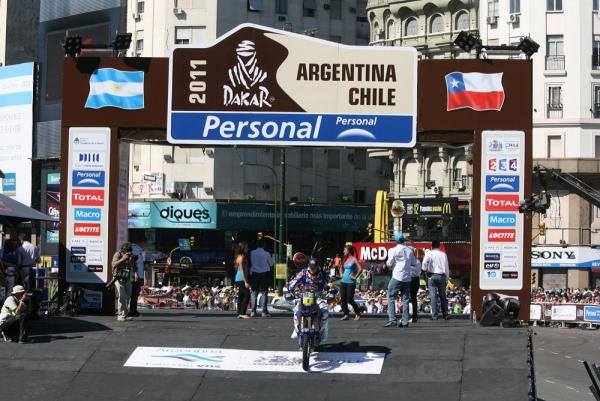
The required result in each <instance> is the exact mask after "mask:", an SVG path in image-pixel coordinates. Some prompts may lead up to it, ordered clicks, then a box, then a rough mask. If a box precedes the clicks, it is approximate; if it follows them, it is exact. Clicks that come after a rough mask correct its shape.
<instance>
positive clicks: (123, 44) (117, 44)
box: [113, 33, 131, 51]
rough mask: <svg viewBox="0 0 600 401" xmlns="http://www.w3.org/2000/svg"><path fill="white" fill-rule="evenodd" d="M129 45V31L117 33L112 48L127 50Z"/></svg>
mask: <svg viewBox="0 0 600 401" xmlns="http://www.w3.org/2000/svg"><path fill="white" fill-rule="evenodd" d="M129 46H131V33H124V34H118V35H117V37H116V38H115V41H114V43H113V50H115V51H119V50H128V49H129Z"/></svg>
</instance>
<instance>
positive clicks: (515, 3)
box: [509, 0, 521, 14]
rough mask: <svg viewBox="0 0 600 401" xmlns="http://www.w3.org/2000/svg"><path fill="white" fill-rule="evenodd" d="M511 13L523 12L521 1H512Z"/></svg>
mask: <svg viewBox="0 0 600 401" xmlns="http://www.w3.org/2000/svg"><path fill="white" fill-rule="evenodd" d="M509 11H510V13H511V14H515V13H520V12H521V0H510V7H509Z"/></svg>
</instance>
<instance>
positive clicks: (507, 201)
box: [485, 194, 519, 212]
mask: <svg viewBox="0 0 600 401" xmlns="http://www.w3.org/2000/svg"><path fill="white" fill-rule="evenodd" d="M485 210H486V211H488V212H516V211H518V210H519V195H496V194H494V195H485Z"/></svg>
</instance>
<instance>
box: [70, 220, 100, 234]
mask: <svg viewBox="0 0 600 401" xmlns="http://www.w3.org/2000/svg"><path fill="white" fill-rule="evenodd" d="M73 233H74V235H76V236H82V237H99V236H100V224H89V223H75V225H74V232H73Z"/></svg>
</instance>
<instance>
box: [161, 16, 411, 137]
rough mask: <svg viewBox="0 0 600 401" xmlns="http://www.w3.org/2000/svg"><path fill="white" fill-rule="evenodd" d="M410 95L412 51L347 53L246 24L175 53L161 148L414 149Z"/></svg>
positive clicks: (369, 49) (348, 48) (361, 49)
mask: <svg viewBox="0 0 600 401" xmlns="http://www.w3.org/2000/svg"><path fill="white" fill-rule="evenodd" d="M416 92H417V52H416V50H415V49H413V48H402V47H367V46H361V47H358V46H345V45H340V44H338V43H334V42H328V41H324V40H320V39H315V38H312V37H308V36H304V35H298V34H294V33H290V32H286V31H280V30H276V29H271V28H266V27H262V26H258V25H252V24H244V25H240V26H238V27H237V28H235V29H234V30H232V31H230V32H229V33H227V34H225V35H224V36H222V37H221V38H219V39H218V40H217V42H216V43H215V44H213V45H212V46H209V47H203V48H192V47H188V46H178V47H176V48H175V49H174V50H173V53H172V55H171V59H170V68H169V113H168V115H169V117H168V118H169V121H168V139H169V142H171V143H180V144H200V145H300V146H352V147H369V146H374V145H377V146H386V147H412V146H413V145H414V144H415V126H416V113H417V105H416Z"/></svg>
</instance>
